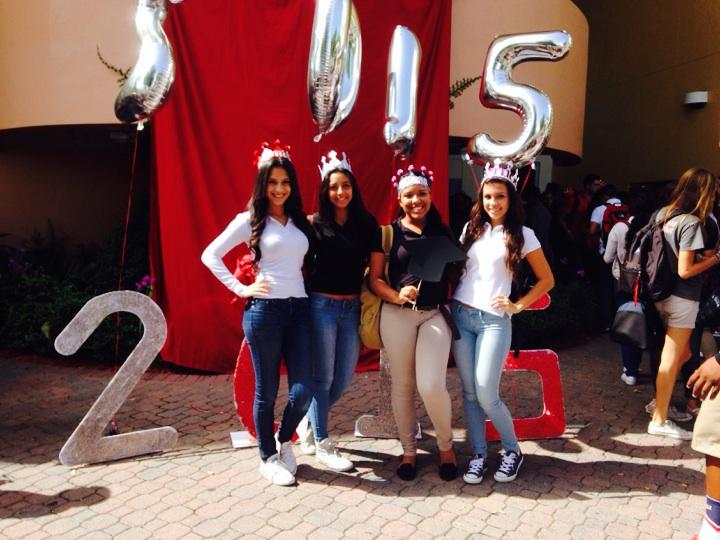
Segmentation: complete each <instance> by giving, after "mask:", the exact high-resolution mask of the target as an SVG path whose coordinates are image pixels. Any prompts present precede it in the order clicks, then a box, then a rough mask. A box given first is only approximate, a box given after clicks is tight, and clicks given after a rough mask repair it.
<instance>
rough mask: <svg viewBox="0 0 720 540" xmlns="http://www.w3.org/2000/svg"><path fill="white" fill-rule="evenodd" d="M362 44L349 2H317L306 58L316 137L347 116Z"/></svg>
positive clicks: (357, 80)
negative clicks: (316, 128) (317, 131)
mask: <svg viewBox="0 0 720 540" xmlns="http://www.w3.org/2000/svg"><path fill="white" fill-rule="evenodd" d="M361 59H362V41H361V37H360V23H359V21H358V16H357V12H356V11H355V6H354V5H353V4H352V1H351V0H317V1H316V3H315V16H314V19H313V28H312V36H311V41H310V57H309V59H308V81H307V83H308V97H309V100H310V111H311V112H312V116H313V120H314V121H315V123H316V124H317V126H318V130H319V132H320V133H319V134H318V136H317V137H315V141H316V142H317V141H318V140H320V137H322V135H324V134H325V133H329V132H330V131H332V130H333V129H335V128H336V127H338V126H339V125H340V124H342V123H343V122H344V121H345V119H346V118H347V117H348V115H349V114H350V111H351V110H352V108H353V105H355V100H356V98H357V94H358V89H359V86H360V63H361Z"/></svg>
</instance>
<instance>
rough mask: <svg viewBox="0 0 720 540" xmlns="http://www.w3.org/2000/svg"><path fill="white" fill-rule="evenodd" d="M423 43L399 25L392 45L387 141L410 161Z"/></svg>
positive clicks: (385, 134) (386, 122)
mask: <svg viewBox="0 0 720 540" xmlns="http://www.w3.org/2000/svg"><path fill="white" fill-rule="evenodd" d="M421 54H422V50H421V48H420V42H419V41H418V38H417V36H416V35H415V34H413V32H412V31H411V30H410V29H409V28H406V27H405V26H400V25H398V26H396V27H395V31H394V32H393V36H392V41H391V42H390V55H389V56H388V68H387V101H386V106H385V127H384V128H383V136H384V137H385V142H386V143H387V144H388V146H390V147H391V148H392V149H393V150H394V151H395V155H396V156H398V155H399V156H401V157H403V158H406V157H407V156H408V155H410V152H412V151H413V148H414V147H415V130H416V125H417V120H416V116H417V91H418V73H419V72H420V56H421Z"/></svg>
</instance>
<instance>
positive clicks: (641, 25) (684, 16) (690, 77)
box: [556, 0, 720, 187]
mask: <svg viewBox="0 0 720 540" xmlns="http://www.w3.org/2000/svg"><path fill="white" fill-rule="evenodd" d="M576 3H577V4H578V6H579V7H580V8H581V9H582V10H583V12H584V13H585V14H586V16H587V19H588V22H589V24H590V28H591V31H590V65H589V72H588V93H587V115H586V126H585V142H584V155H583V162H582V164H580V165H579V166H577V167H572V168H569V169H557V170H556V176H557V178H558V179H559V180H560V181H562V182H566V183H569V184H572V183H576V184H577V183H578V182H580V179H581V178H582V176H583V175H584V174H586V173H588V172H597V173H599V174H602V175H603V176H605V178H606V179H607V180H608V181H610V182H613V183H615V184H617V185H619V186H621V187H624V186H627V185H628V184H629V183H631V182H652V181H657V180H668V179H676V178H678V177H679V176H680V174H681V173H682V172H683V171H684V170H685V169H687V168H688V167H691V166H695V165H697V166H703V167H708V168H710V169H711V170H713V171H714V172H715V173H719V172H720V151H718V141H719V139H720V130H719V129H718V120H719V118H720V37H719V36H720V2H717V0H692V1H691V2H687V1H683V0H634V1H632V2H627V1H623V0H602V1H598V0H576ZM695 90H707V91H709V93H710V94H709V95H710V100H709V103H708V104H707V105H706V106H704V107H702V108H689V107H687V106H685V105H684V104H683V98H684V95H685V93H686V92H690V91H695Z"/></svg>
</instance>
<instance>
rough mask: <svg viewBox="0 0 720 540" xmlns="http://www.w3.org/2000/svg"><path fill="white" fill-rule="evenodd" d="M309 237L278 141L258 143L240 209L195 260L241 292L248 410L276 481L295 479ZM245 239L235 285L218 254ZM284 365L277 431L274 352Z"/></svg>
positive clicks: (304, 404)
mask: <svg viewBox="0 0 720 540" xmlns="http://www.w3.org/2000/svg"><path fill="white" fill-rule="evenodd" d="M312 242H313V232H312V227H311V225H310V224H309V222H308V220H307V217H306V215H305V212H304V211H303V208H302V200H301V198H300V189H299V186H298V181H297V175H296V173H295V167H294V166H293V163H292V161H290V155H289V153H288V149H287V148H286V147H282V146H281V145H280V143H279V141H275V144H274V145H273V147H270V146H269V145H267V143H266V144H265V145H264V148H263V149H262V152H261V153H260V154H259V156H258V172H257V176H256V177H255V185H254V188H253V194H252V197H251V199H250V202H249V203H248V209H247V211H245V212H242V213H241V214H238V215H237V216H236V217H235V219H233V220H232V222H230V224H229V225H228V226H227V228H226V229H225V230H224V231H223V232H222V233H221V234H220V236H218V237H217V238H216V239H215V240H213V241H212V242H211V243H210V245H209V246H208V247H207V248H206V249H205V251H204V252H203V254H202V261H203V263H204V264H205V265H206V266H207V267H208V268H209V269H210V271H212V273H213V274H214V275H215V277H217V278H218V280H220V281H221V282H222V283H223V284H224V285H225V286H226V287H227V288H228V289H230V290H231V291H232V292H234V293H235V294H237V295H238V296H240V297H243V298H247V303H246V305H245V314H244V316H243V322H242V325H243V331H244V333H245V339H246V340H247V343H248V346H249V348H250V354H251V356H252V362H253V367H254V370H255V399H254V403H253V416H254V419H255V428H256V430H257V437H258V443H259V447H260V459H261V461H260V473H261V474H262V475H263V476H264V477H265V478H267V479H268V480H270V481H271V482H272V483H274V484H277V485H291V484H294V483H295V476H294V475H295V471H296V470H297V462H296V460H295V456H294V455H293V450H292V447H291V443H290V439H291V437H292V435H293V433H294V432H295V428H296V427H297V425H298V423H299V422H300V420H301V419H302V418H303V417H304V416H305V414H306V412H307V410H308V407H309V406H310V400H311V398H312V369H311V363H310V305H309V301H308V297H307V294H306V292H305V283H304V279H303V266H304V264H305V263H306V261H308V260H309V259H308V254H309V253H310V247H311V244H312ZM241 243H245V244H247V245H248V246H249V248H250V249H251V251H252V252H253V254H254V257H255V265H256V268H257V273H256V280H255V282H254V283H253V284H252V285H247V286H246V285H243V284H242V283H240V281H238V280H237V279H236V278H235V276H233V275H232V273H230V271H229V270H228V268H227V267H226V266H225V263H223V261H222V257H223V256H224V255H226V254H227V253H228V252H229V251H230V250H231V249H233V248H234V247H235V246H237V245H239V244H241ZM281 357H282V358H284V359H285V365H286V366H287V372H288V387H289V392H288V402H287V405H286V407H285V410H284V412H283V416H282V421H281V422H280V427H279V430H278V433H277V435H275V433H274V416H275V415H274V407H275V399H276V398H277V393H278V386H279V384H280V359H281Z"/></svg>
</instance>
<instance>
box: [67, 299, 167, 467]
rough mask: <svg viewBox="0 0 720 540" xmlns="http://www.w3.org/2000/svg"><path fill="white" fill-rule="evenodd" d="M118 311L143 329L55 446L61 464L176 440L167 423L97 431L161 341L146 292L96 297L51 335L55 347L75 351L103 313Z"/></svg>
mask: <svg viewBox="0 0 720 540" xmlns="http://www.w3.org/2000/svg"><path fill="white" fill-rule="evenodd" d="M119 311H127V312H129V313H133V314H135V315H137V316H138V317H139V318H140V320H141V321H142V323H143V326H144V328H145V331H144V333H143V337H142V339H140V342H139V343H138V344H137V346H136V347H135V348H134V349H133V351H132V352H131V353H130V356H128V358H127V360H126V361H125V363H124V364H123V365H122V367H120V369H119V370H118V371H117V373H116V374H115V376H114V377H113V378H112V380H111V381H110V383H109V384H108V385H107V386H106V387H105V390H103V392H102V394H100V397H99V398H98V399H97V401H96V402H95V403H94V404H93V406H92V407H90V410H89V411H88V412H87V414H86V415H85V418H83V419H82V421H81V422H80V424H79V425H78V427H77V428H76V429H75V431H74V432H73V434H72V435H70V438H69V439H68V440H67V442H66V443H65V445H64V446H63V447H62V450H60V463H62V464H63V465H66V466H72V465H80V464H83V463H99V462H102V461H112V460H116V459H123V458H127V457H132V456H138V455H141V454H149V453H152V452H160V451H162V450H167V449H168V448H172V447H173V446H174V445H175V443H176V442H177V439H178V433H177V431H175V429H174V428H172V427H161V428H154V429H147V430H143V431H133V432H131V433H122V434H120V435H112V436H109V437H103V436H102V433H103V430H104V429H105V427H106V426H107V425H108V423H109V422H110V420H111V419H112V417H113V415H114V414H115V413H116V412H117V411H118V410H119V409H120V407H122V405H123V403H125V400H126V399H127V397H128V396H129V395H130V392H132V391H133V388H135V385H136V384H137V383H138V381H139V380H140V378H141V377H142V374H143V373H145V370H147V368H148V367H149V366H150V364H151V363H152V361H153V359H154V358H155V356H156V355H157V353H158V352H159V351H160V348H161V347H162V346H163V343H165V337H166V335H167V325H166V323H165V317H164V315H163V312H162V310H161V309H160V308H159V307H158V305H157V304H156V303H155V302H153V301H152V300H151V299H150V298H149V297H147V296H145V295H144V294H140V293H136V292H132V291H118V292H111V293H106V294H101V295H100V296H96V297H95V298H93V299H91V300H90V301H89V302H88V303H87V304H85V305H84V306H83V307H82V309H80V311H79V312H78V313H77V315H75V317H74V318H73V320H72V321H70V323H69V324H68V325H67V326H66V327H65V329H64V330H63V331H62V332H61V333H60V335H59V336H58V337H57V339H56V340H55V350H57V352H59V353H60V354H63V355H66V356H67V355H71V354H73V353H75V352H76V351H77V350H78V349H79V348H80V346H81V345H82V344H83V343H85V341H86V340H87V339H88V337H90V334H92V333H93V332H94V331H95V329H96V328H97V327H98V326H99V325H100V323H101V322H102V321H103V319H105V317H107V316H108V315H110V314H112V313H117V312H119Z"/></svg>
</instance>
